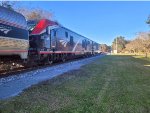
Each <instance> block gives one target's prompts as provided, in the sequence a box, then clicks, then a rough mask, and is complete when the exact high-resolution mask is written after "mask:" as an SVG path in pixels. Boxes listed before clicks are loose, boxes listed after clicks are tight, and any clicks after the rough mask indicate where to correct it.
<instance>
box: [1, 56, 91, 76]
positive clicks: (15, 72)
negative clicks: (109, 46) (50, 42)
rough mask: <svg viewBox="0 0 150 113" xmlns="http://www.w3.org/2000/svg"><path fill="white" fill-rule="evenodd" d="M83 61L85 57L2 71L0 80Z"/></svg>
mask: <svg viewBox="0 0 150 113" xmlns="http://www.w3.org/2000/svg"><path fill="white" fill-rule="evenodd" d="M90 57H93V56H90ZM87 58H88V57H87ZM81 59H84V58H83V57H80V58H75V59H71V60H67V61H65V62H61V61H57V62H54V63H52V64H46V65H44V64H43V65H37V66H34V67H18V68H15V69H12V70H1V71H0V78H4V77H8V76H13V75H19V74H21V73H25V72H29V71H33V70H37V69H42V68H46V67H50V66H55V65H59V64H63V63H67V62H72V61H77V60H81Z"/></svg>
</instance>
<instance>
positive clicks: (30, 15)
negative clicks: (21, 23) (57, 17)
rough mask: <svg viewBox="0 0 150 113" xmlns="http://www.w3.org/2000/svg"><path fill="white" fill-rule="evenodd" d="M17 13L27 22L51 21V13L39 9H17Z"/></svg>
mask: <svg viewBox="0 0 150 113" xmlns="http://www.w3.org/2000/svg"><path fill="white" fill-rule="evenodd" d="M17 12H19V13H21V14H23V15H24V16H25V17H26V19H27V20H35V19H36V20H40V19H51V18H52V13H50V12H49V11H46V10H43V9H41V8H34V9H27V8H18V9H17Z"/></svg>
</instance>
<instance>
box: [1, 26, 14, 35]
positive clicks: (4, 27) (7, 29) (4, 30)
mask: <svg viewBox="0 0 150 113" xmlns="http://www.w3.org/2000/svg"><path fill="white" fill-rule="evenodd" d="M11 30H12V29H11V28H10V27H6V26H0V31H2V32H3V33H4V34H8V32H10V31H11Z"/></svg>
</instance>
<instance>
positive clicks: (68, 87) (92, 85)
mask: <svg viewBox="0 0 150 113" xmlns="http://www.w3.org/2000/svg"><path fill="white" fill-rule="evenodd" d="M0 113H150V61H148V60H145V59H144V58H141V57H132V56H123V55H121V56H117V55H114V56H113V55H112V56H105V57H103V58H101V59H99V60H97V61H95V62H94V63H91V64H89V65H86V66H83V67H82V68H81V69H80V70H74V71H71V72H68V73H65V74H63V75H61V76H59V77H56V78H53V79H52V80H49V81H46V82H42V83H40V84H39V85H34V86H32V87H31V88H29V89H27V90H25V91H24V92H23V93H22V94H20V95H19V96H17V97H14V98H10V99H8V100H4V101H0Z"/></svg>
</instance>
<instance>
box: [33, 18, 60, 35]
mask: <svg viewBox="0 0 150 113" xmlns="http://www.w3.org/2000/svg"><path fill="white" fill-rule="evenodd" d="M53 25H58V24H57V23H56V22H53V21H50V20H47V19H42V20H40V21H39V22H38V24H37V25H36V26H35V28H34V29H33V31H32V33H31V35H34V34H40V33H41V32H42V31H43V30H44V29H45V28H46V27H48V26H53Z"/></svg>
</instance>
